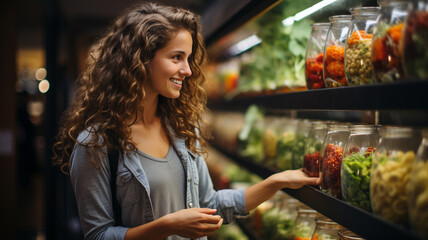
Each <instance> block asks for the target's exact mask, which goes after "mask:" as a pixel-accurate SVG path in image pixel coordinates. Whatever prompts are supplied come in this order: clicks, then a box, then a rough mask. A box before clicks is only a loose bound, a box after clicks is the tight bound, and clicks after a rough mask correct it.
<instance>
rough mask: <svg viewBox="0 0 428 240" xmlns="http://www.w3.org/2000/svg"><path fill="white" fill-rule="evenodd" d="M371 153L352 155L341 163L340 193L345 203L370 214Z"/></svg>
mask: <svg viewBox="0 0 428 240" xmlns="http://www.w3.org/2000/svg"><path fill="white" fill-rule="evenodd" d="M372 160H373V154H372V153H361V152H358V153H353V154H351V155H349V156H347V157H345V158H344V159H343V161H342V170H341V171H342V173H341V174H342V176H341V177H342V193H343V198H344V199H345V201H347V202H349V203H351V204H352V205H354V206H357V207H359V208H361V209H364V210H366V211H369V212H371V203H370V173H371V167H372Z"/></svg>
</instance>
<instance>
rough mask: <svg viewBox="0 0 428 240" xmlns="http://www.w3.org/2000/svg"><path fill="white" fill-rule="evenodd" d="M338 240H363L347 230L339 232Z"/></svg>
mask: <svg viewBox="0 0 428 240" xmlns="http://www.w3.org/2000/svg"><path fill="white" fill-rule="evenodd" d="M338 234H339V240H364V238H362V237H360V236H359V235H357V234H355V233H353V232H351V231H349V230H348V229H342V230H339V232H338Z"/></svg>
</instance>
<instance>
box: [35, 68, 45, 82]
mask: <svg viewBox="0 0 428 240" xmlns="http://www.w3.org/2000/svg"><path fill="white" fill-rule="evenodd" d="M47 74H48V72H47V71H46V69H45V68H39V69H37V71H36V79H37V80H39V81H41V80H43V79H45V78H46V76H47Z"/></svg>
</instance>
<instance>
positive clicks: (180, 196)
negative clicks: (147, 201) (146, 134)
mask: <svg viewBox="0 0 428 240" xmlns="http://www.w3.org/2000/svg"><path fill="white" fill-rule="evenodd" d="M138 157H139V158H140V161H141V165H142V166H143V169H144V172H145V173H146V175H147V179H148V180H149V186H150V198H151V200H152V203H153V211H154V214H155V216H154V217H155V219H158V218H160V217H162V216H164V215H166V214H169V213H173V212H176V211H179V210H182V209H184V208H186V203H185V200H186V198H185V193H186V182H185V179H186V175H185V172H184V167H183V165H182V163H181V161H180V159H179V158H178V155H177V153H176V152H175V150H174V148H173V147H172V146H170V147H169V150H168V154H167V155H166V157H165V158H162V159H161V158H156V157H153V156H150V155H149V154H146V153H144V152H142V151H140V150H138ZM167 239H168V240H179V239H180V240H181V239H186V238H182V237H179V236H175V235H174V236H170V237H168V238H167Z"/></svg>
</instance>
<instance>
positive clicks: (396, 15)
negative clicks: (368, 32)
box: [372, 0, 409, 82]
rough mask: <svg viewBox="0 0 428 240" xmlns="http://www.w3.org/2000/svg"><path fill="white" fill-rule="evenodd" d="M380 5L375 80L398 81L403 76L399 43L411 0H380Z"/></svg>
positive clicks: (375, 32)
mask: <svg viewBox="0 0 428 240" xmlns="http://www.w3.org/2000/svg"><path fill="white" fill-rule="evenodd" d="M379 5H380V12H379V16H378V18H377V20H376V25H375V28H374V31H373V47H372V49H373V52H372V64H373V78H374V79H373V80H374V81H375V82H396V81H398V80H401V79H402V78H403V67H402V63H401V55H402V53H401V49H400V48H399V44H400V39H401V35H402V31H403V22H404V20H405V18H406V15H407V10H408V6H409V1H395V0H379Z"/></svg>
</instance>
